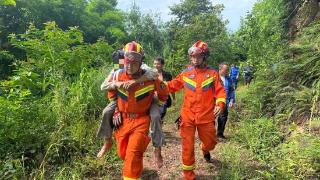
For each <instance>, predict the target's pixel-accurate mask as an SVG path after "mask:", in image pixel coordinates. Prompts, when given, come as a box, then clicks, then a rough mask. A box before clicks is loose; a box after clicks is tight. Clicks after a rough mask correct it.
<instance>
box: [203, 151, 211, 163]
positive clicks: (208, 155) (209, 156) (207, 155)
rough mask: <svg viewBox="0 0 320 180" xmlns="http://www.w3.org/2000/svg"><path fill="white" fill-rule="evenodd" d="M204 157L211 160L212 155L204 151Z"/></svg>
mask: <svg viewBox="0 0 320 180" xmlns="http://www.w3.org/2000/svg"><path fill="white" fill-rule="evenodd" d="M203 158H204V159H205V160H206V162H208V163H209V162H211V155H210V153H206V154H205V153H203Z"/></svg>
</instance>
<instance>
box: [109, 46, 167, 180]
mask: <svg viewBox="0 0 320 180" xmlns="http://www.w3.org/2000/svg"><path fill="white" fill-rule="evenodd" d="M124 53H125V54H124V56H125V65H124V70H123V71H121V72H120V73H119V77H118V78H119V79H118V81H119V82H123V81H128V80H132V79H137V78H139V77H141V76H142V74H143V73H144V71H143V70H142V69H141V67H140V66H141V64H142V57H143V49H142V47H141V46H140V45H139V44H138V43H136V42H134V41H133V42H130V43H128V44H127V45H125V47H124ZM117 84H118V85H116V86H117V90H116V91H110V92H109V93H108V94H109V98H113V97H117V101H118V105H117V106H118V109H119V112H120V115H121V119H122V125H121V126H120V127H119V128H118V130H116V131H115V133H114V135H115V139H116V142H117V152H118V155H119V156H120V158H121V159H122V160H124V165H123V178H124V179H125V180H126V179H130V180H133V179H138V178H139V177H140V175H141V172H142V169H143V153H144V152H145V150H146V148H147V146H148V144H149V142H150V138H149V137H148V132H149V125H150V117H149V109H150V106H151V102H152V99H153V96H154V94H155V93H157V96H158V101H159V104H164V102H165V101H166V100H167V98H168V95H169V92H168V89H167V86H166V85H165V84H164V83H163V82H161V81H160V80H153V81H150V80H149V81H146V82H143V83H139V84H136V85H134V86H133V87H132V88H130V89H129V90H128V91H125V90H124V89H123V88H122V85H123V83H117ZM119 84H120V85H119Z"/></svg>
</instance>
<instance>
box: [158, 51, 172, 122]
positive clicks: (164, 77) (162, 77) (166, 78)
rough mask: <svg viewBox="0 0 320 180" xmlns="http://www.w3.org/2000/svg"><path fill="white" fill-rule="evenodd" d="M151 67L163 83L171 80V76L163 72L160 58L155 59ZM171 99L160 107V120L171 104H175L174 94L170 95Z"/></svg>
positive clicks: (162, 63) (162, 62) (162, 60)
mask: <svg viewBox="0 0 320 180" xmlns="http://www.w3.org/2000/svg"><path fill="white" fill-rule="evenodd" d="M153 67H154V68H155V69H157V71H158V74H159V79H160V80H162V81H165V82H168V81H171V80H172V75H171V74H170V73H169V72H167V71H164V70H163V67H164V59H163V58H162V57H156V58H155V59H154V61H153ZM171 96H172V98H171V97H170V96H169V98H168V100H167V102H166V103H165V105H164V106H163V107H161V119H162V120H163V118H164V116H165V115H166V113H167V108H169V107H170V106H171V105H172V104H175V103H176V96H175V93H171Z"/></svg>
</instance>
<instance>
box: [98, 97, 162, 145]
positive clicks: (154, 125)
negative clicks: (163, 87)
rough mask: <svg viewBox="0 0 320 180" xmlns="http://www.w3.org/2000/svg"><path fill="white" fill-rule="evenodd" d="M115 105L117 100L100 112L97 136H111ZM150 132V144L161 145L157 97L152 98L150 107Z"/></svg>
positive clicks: (106, 137) (107, 137) (105, 137)
mask: <svg viewBox="0 0 320 180" xmlns="http://www.w3.org/2000/svg"><path fill="white" fill-rule="evenodd" d="M116 107H117V101H111V102H110V103H109V104H108V105H107V106H106V107H105V108H104V109H103V112H102V120H101V123H100V127H99V129H98V132H97V137H99V138H104V139H109V138H112V133H113V129H112V128H111V121H112V117H113V113H114V111H115V109H116ZM150 119H151V122H150V134H151V139H152V145H153V146H154V147H161V146H162V145H163V143H164V136H163V132H162V128H161V116H160V107H159V105H158V104H157V99H156V98H153V101H152V104H151V107H150Z"/></svg>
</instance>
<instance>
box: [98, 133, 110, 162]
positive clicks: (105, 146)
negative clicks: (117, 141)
mask: <svg viewBox="0 0 320 180" xmlns="http://www.w3.org/2000/svg"><path fill="white" fill-rule="evenodd" d="M111 146H112V139H111V138H110V139H106V141H105V142H104V144H103V146H102V147H101V149H100V151H99V153H98V154H97V158H99V159H100V158H102V157H103V156H104V155H105V154H106V153H107V152H108V151H109V150H110V149H111Z"/></svg>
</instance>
